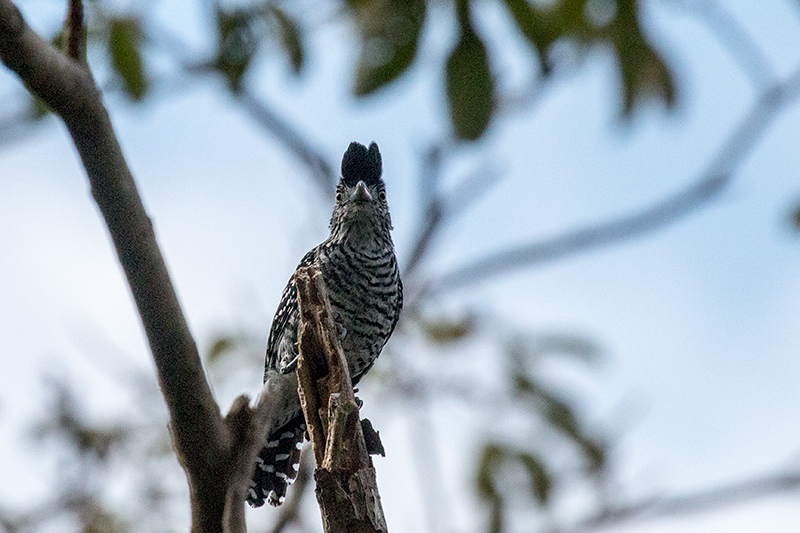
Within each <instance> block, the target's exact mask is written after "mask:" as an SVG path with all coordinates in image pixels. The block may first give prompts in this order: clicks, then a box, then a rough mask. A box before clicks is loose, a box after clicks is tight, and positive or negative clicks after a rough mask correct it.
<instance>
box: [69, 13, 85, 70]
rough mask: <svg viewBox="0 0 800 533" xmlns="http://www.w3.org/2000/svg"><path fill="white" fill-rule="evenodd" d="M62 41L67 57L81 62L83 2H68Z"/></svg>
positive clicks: (82, 51) (82, 53) (82, 55)
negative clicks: (64, 44)
mask: <svg viewBox="0 0 800 533" xmlns="http://www.w3.org/2000/svg"><path fill="white" fill-rule="evenodd" d="M64 41H65V42H66V53H67V57H70V58H72V59H74V60H75V61H78V62H82V61H83V57H84V50H83V0H69V9H68V10H67V21H66V24H64Z"/></svg>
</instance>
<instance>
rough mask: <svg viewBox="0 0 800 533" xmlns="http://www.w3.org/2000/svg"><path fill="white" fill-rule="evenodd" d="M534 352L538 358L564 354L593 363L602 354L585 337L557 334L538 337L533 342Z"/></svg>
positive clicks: (597, 347)
mask: <svg viewBox="0 0 800 533" xmlns="http://www.w3.org/2000/svg"><path fill="white" fill-rule="evenodd" d="M533 351H534V353H533V355H536V356H540V355H546V354H564V355H572V356H575V357H579V358H581V359H583V360H585V361H592V360H594V359H596V358H597V355H598V354H599V353H600V347H599V346H597V344H595V343H594V342H592V341H590V340H588V339H585V338H583V337H578V336H576V335H565V334H561V333H555V334H547V335H539V336H537V337H536V338H535V340H534V342H533Z"/></svg>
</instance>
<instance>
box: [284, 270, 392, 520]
mask: <svg viewBox="0 0 800 533" xmlns="http://www.w3.org/2000/svg"><path fill="white" fill-rule="evenodd" d="M295 282H296V284H297V297H298V302H299V308H300V325H299V331H298V337H299V340H298V342H299V352H300V357H299V360H298V363H297V378H298V388H299V393H300V403H301V404H302V407H303V413H304V415H305V417H306V425H307V427H308V433H309V436H310V438H311V443H312V446H313V449H314V458H315V460H316V462H317V469H316V470H315V472H314V479H315V480H316V482H317V488H316V496H317V501H318V502H319V505H320V510H321V511H322V522H323V525H324V527H325V531H326V533H345V532H356V533H361V532H364V533H366V532H372V533H375V532H382V533H386V532H387V527H386V519H385V518H384V515H383V508H382V507H381V499H380V495H379V494H378V485H377V481H376V478H375V469H374V468H373V467H372V460H371V459H370V457H369V454H368V453H367V448H366V445H365V443H364V435H363V433H362V429H361V423H360V421H359V416H358V405H357V404H356V400H355V395H354V393H353V385H352V383H351V381H350V374H349V371H348V368H347V363H346V361H345V358H344V353H343V352H342V346H341V343H340V341H339V337H338V333H337V332H338V330H337V328H336V327H335V325H334V323H333V318H332V316H331V310H330V303H329V302H328V296H327V292H326V289H325V284H324V282H323V280H322V274H321V273H320V272H319V269H318V268H317V267H315V266H310V267H307V268H302V269H299V270H298V271H297V273H296V274H295Z"/></svg>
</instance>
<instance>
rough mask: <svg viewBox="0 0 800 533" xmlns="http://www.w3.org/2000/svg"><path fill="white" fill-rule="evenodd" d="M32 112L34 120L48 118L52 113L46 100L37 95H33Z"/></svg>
mask: <svg viewBox="0 0 800 533" xmlns="http://www.w3.org/2000/svg"><path fill="white" fill-rule="evenodd" d="M30 102H31V103H30V112H31V117H33V119H34V120H39V119H42V118H44V117H46V116H47V115H48V114H50V113H52V110H51V109H50V106H48V105H47V104H46V103H45V102H44V100H42V99H41V98H39V97H38V96H36V95H35V94H31V100H30Z"/></svg>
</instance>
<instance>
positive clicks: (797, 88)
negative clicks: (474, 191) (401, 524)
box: [425, 70, 800, 293]
mask: <svg viewBox="0 0 800 533" xmlns="http://www.w3.org/2000/svg"><path fill="white" fill-rule="evenodd" d="M798 96H800V70H797V71H796V72H794V73H793V74H792V75H791V76H789V77H788V78H786V79H785V80H784V81H782V82H778V83H775V84H773V85H772V86H770V87H768V88H767V89H766V90H764V91H763V92H762V93H761V95H760V96H759V98H758V99H757V100H756V102H755V103H754V104H753V106H752V107H751V109H750V110H749V112H748V113H747V114H746V115H745V116H744V118H743V119H742V120H741V122H740V123H739V125H738V126H737V127H736V128H735V129H734V130H733V132H732V133H731V135H730V136H729V137H728V139H727V140H726V141H725V143H723V145H722V147H721V148H720V149H719V151H718V152H717V153H716V155H715V156H714V157H713V158H712V160H711V163H710V165H709V167H708V169H707V170H706V172H704V173H703V174H702V175H701V177H700V179H699V180H698V181H697V182H695V183H694V184H692V185H691V186H690V187H688V188H686V189H685V190H683V191H680V192H678V193H677V194H675V195H673V196H671V197H668V198H666V199H664V200H662V201H660V202H658V203H657V204H655V205H653V206H651V207H649V208H647V209H644V210H642V211H640V212H639V213H634V214H632V215H627V216H624V217H622V218H619V219H616V220H611V221H608V222H602V223H598V224H592V225H590V226H588V227H585V228H581V229H577V230H573V231H570V232H567V233H565V234H562V235H559V236H556V237H552V238H550V239H547V240H544V241H540V242H534V243H531V244H526V245H522V246H518V247H516V248H511V249H509V250H506V251H503V252H499V253H496V254H492V255H490V256H488V257H485V258H483V259H478V260H475V261H473V262H471V263H468V264H467V265H466V266H464V267H462V268H459V269H456V270H454V271H452V272H449V273H446V274H444V275H442V276H439V277H438V278H434V279H433V280H431V281H429V282H428V283H427V284H426V286H425V290H426V291H428V292H431V293H433V292H440V291H443V290H447V289H453V288H457V287H462V286H465V285H468V284H471V283H477V282H480V281H483V280H485V279H488V278H491V277H494V276H497V275H500V274H505V273H508V272H511V271H513V270H517V269H520V268H523V267H530V266H532V265H535V264H540V263H544V262H547V261H553V260H556V259H560V258H562V257H565V256H568V255H572V254H575V253H578V252H583V251H585V250H588V249H591V248H596V247H599V246H606V245H610V244H614V243H616V242H621V241H624V240H627V239H631V238H633V237H638V236H641V235H644V234H647V233H650V232H652V231H654V230H656V229H659V228H662V227H665V226H667V225H669V224H670V223H672V222H675V221H676V220H679V219H681V218H683V217H685V216H686V215H688V214H690V213H692V212H694V211H695V210H697V209H699V208H700V207H702V206H704V205H706V204H708V203H709V202H710V201H711V200H713V199H715V198H717V197H718V196H719V194H720V193H721V192H722V191H723V190H724V188H725V187H726V186H727V185H728V183H729V182H730V180H731V179H732V176H733V173H734V171H735V170H736V168H737V167H738V166H739V165H740V164H741V162H742V161H743V160H744V159H745V158H746V157H747V156H748V155H749V154H750V152H751V151H752V150H753V148H754V147H755V146H756V144H757V142H758V141H759V140H760V139H761V138H762V136H763V135H764V133H765V132H766V130H767V127H768V126H769V125H770V124H772V122H773V120H774V119H775V117H776V116H777V115H778V112H779V111H781V110H782V109H783V108H784V107H786V106H787V105H788V104H789V103H791V102H794V101H795V100H797V99H798Z"/></svg>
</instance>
